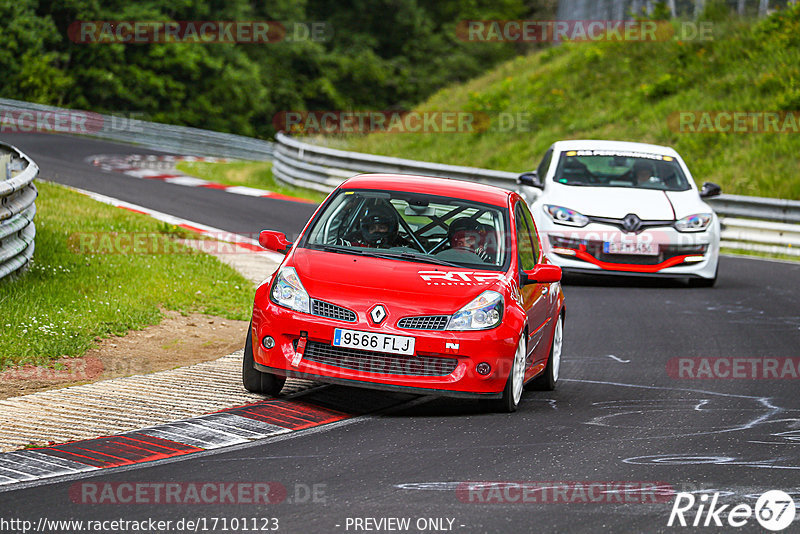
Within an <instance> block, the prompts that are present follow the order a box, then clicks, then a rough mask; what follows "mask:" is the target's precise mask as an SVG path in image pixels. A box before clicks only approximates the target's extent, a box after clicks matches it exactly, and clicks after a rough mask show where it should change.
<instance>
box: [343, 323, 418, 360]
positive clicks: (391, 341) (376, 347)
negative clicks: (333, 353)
mask: <svg viewBox="0 0 800 534" xmlns="http://www.w3.org/2000/svg"><path fill="white" fill-rule="evenodd" d="M415 341H416V340H415V339H414V338H413V337H406V336H391V335H389V334H376V333H373V332H359V331H357V330H344V329H342V328H337V329H336V330H334V331H333V346H334V347H347V348H349V349H361V350H371V351H375V352H386V353H389V354H404V355H406V356H413V355H414V342H415Z"/></svg>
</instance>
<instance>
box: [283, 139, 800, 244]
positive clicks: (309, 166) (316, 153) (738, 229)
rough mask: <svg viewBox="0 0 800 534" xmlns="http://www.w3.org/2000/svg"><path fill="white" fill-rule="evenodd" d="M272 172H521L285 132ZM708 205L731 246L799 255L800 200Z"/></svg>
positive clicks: (499, 175) (319, 187)
mask: <svg viewBox="0 0 800 534" xmlns="http://www.w3.org/2000/svg"><path fill="white" fill-rule="evenodd" d="M276 139H277V143H276V145H275V153H274V164H273V174H274V176H275V178H277V179H278V180H280V181H282V182H286V183H288V184H291V185H294V186H299V187H305V188H308V189H314V190H316V191H322V192H324V193H328V192H330V191H332V190H333V189H334V188H335V187H336V186H337V185H339V184H340V183H342V182H343V181H344V180H346V179H347V178H349V177H351V176H353V175H355V174H358V173H362V172H379V173H398V174H421V175H424V176H439V177H442V178H455V179H459V180H471V181H476V182H483V183H487V184H491V185H496V186H499V187H503V188H506V189H514V190H519V189H528V191H522V192H523V196H525V197H526V198H528V199H530V198H531V194H530V193H531V192H530V188H527V187H525V186H519V185H517V176H518V173H513V172H505V171H495V170H489V169H478V168H475V167H459V166H456V165H443V164H441V163H429V162H425V161H416V160H409V159H400V158H392V157H387V156H375V155H372V154H362V153H359V152H348V151H345V150H336V149H332V148H327V147H322V146H318V145H313V144H310V143H305V142H302V141H300V140H298V139H295V138H292V137H289V136H287V135H284V134H278V135H277V136H276ZM708 202H709V204H711V206H712V207H713V208H714V211H716V213H717V214H718V215H719V217H720V220H721V222H722V246H723V247H726V248H731V249H736V250H742V251H755V252H768V253H773V254H788V255H793V256H800V224H793V223H800V201H795V200H782V199H773V198H758V197H744V196H738V195H721V196H719V197H716V198H712V199H709V201H708Z"/></svg>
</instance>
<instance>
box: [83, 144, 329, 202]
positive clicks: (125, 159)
mask: <svg viewBox="0 0 800 534" xmlns="http://www.w3.org/2000/svg"><path fill="white" fill-rule="evenodd" d="M86 161H87V162H89V163H91V164H92V165H94V166H95V167H100V168H101V169H103V170H104V171H110V172H120V173H123V174H125V175H127V176H132V177H134V178H143V179H147V180H159V181H162V182H166V183H168V184H175V185H183V186H187V187H203V188H206V189H217V190H220V191H225V192H226V193H232V194H234V195H245V196H250V197H262V198H274V199H279V200H288V201H292V202H304V203H308V204H316V202H314V201H313V200H308V199H305V198H300V197H293V196H289V195H282V194H280V193H275V192H273V191H268V190H266V189H257V188H254V187H246V186H243V185H224V184H218V183H216V182H211V181H209V180H203V179H202V178H196V177H194V176H188V175H186V174H183V173H182V172H180V171H178V170H176V169H175V164H176V163H178V162H180V161H201V162H208V163H227V162H229V161H230V160H228V159H225V158H209V157H197V156H156V155H142V154H131V155H126V156H121V155H109V154H98V155H95V156H89V157H88V158H86Z"/></svg>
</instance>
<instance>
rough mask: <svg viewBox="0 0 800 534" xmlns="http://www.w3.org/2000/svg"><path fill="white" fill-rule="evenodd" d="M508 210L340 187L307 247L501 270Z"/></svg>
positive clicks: (313, 228)
mask: <svg viewBox="0 0 800 534" xmlns="http://www.w3.org/2000/svg"><path fill="white" fill-rule="evenodd" d="M507 221H508V213H507V210H506V209H505V208H500V207H497V206H491V205H488V204H481V203H478V202H472V201H468V200H463V199H458V198H449V197H441V196H433V195H425V194H419V193H409V192H400V191H372V190H370V191H366V190H344V191H340V192H339V194H338V195H337V196H335V197H334V198H333V199H331V201H329V202H328V203H327V204H326V206H325V207H324V209H323V210H322V211H321V212H320V213H319V214H318V215H317V217H316V219H315V220H314V222H313V224H312V226H311V229H310V231H309V232H308V234H307V237H306V239H305V242H304V243H302V246H307V247H310V248H322V247H325V248H329V247H336V248H337V249H339V250H341V251H342V252H351V253H354V254H366V255H376V256H381V257H390V258H391V257H393V256H394V257H396V258H397V259H398V260H406V261H408V260H411V259H415V260H417V261H422V262H430V263H441V262H447V263H448V264H454V265H458V266H464V267H473V268H481V269H488V270H501V269H503V268H504V266H505V264H506V258H507V256H508V254H507V249H508V243H507V242H506V239H505V236H507V235H508V233H507V224H508V223H507Z"/></svg>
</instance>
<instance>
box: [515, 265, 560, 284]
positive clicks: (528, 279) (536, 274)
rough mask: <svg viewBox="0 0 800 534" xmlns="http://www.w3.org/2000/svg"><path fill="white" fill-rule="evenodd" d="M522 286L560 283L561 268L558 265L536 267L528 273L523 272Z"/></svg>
mask: <svg viewBox="0 0 800 534" xmlns="http://www.w3.org/2000/svg"><path fill="white" fill-rule="evenodd" d="M524 273H525V276H523V277H522V278H523V279H522V285H527V284H552V283H553V282H560V281H561V267H559V266H558V265H537V266H536V267H534V268H533V269H531V270H530V271H524Z"/></svg>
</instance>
